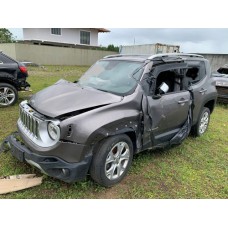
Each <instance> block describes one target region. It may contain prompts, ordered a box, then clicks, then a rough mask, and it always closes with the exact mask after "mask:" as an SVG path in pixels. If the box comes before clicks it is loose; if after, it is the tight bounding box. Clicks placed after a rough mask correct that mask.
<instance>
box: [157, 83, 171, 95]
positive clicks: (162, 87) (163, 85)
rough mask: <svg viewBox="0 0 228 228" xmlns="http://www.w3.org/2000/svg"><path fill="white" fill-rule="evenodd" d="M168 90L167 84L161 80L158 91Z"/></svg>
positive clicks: (164, 91) (165, 91)
mask: <svg viewBox="0 0 228 228" xmlns="http://www.w3.org/2000/svg"><path fill="white" fill-rule="evenodd" d="M168 90H169V86H168V85H167V84H166V83H165V82H162V84H161V85H160V86H159V91H161V93H167V92H168Z"/></svg>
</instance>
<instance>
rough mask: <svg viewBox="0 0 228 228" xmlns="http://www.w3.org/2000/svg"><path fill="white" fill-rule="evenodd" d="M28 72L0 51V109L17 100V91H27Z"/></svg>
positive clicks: (23, 66)
mask: <svg viewBox="0 0 228 228" xmlns="http://www.w3.org/2000/svg"><path fill="white" fill-rule="evenodd" d="M27 77H28V71H27V68H26V67H25V65H24V64H22V63H20V62H18V61H16V60H14V59H12V58H11V57H9V56H7V55H6V54H4V53H2V52H1V51H0V107H8V106H10V105H13V104H15V103H16V102H17V100H18V91H21V90H29V87H30V85H29V83H28V82H26V79H27Z"/></svg>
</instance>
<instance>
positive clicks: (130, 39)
mask: <svg viewBox="0 0 228 228" xmlns="http://www.w3.org/2000/svg"><path fill="white" fill-rule="evenodd" d="M110 30H111V32H110V33H103V34H100V35H99V44H101V45H103V46H106V45H108V44H114V45H118V46H119V45H133V44H134V43H135V44H153V43H165V44H175V45H180V47H181V51H182V52H198V53H226V54H228V29H219V28H215V29H211V28H209V29H206V28H205V29H200V28H196V29H190V28H189V29H188V28H184V29H181V28H179V29H172V28H167V29H165V28H161V29H157V28H139V29H136V28H134V29H133V28H131V29H124V28H121V29H114V28H113V29H112V28H111V29H110Z"/></svg>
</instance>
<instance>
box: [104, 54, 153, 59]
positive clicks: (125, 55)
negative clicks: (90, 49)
mask: <svg viewBox="0 0 228 228" xmlns="http://www.w3.org/2000/svg"><path fill="white" fill-rule="evenodd" d="M130 56H138V57H145V56H149V55H135V54H116V55H107V56H105V57H103V59H108V58H116V57H130Z"/></svg>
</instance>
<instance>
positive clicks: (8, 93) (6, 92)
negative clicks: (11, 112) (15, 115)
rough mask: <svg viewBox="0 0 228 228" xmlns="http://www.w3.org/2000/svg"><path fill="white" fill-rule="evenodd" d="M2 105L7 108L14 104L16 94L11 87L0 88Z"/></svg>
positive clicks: (0, 102) (0, 103)
mask: <svg viewBox="0 0 228 228" xmlns="http://www.w3.org/2000/svg"><path fill="white" fill-rule="evenodd" d="M0 90H1V92H0V105H3V106H7V105H10V104H12V103H13V102H14V99H15V94H14V91H13V90H12V89H10V88H9V87H1V88H0Z"/></svg>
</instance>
